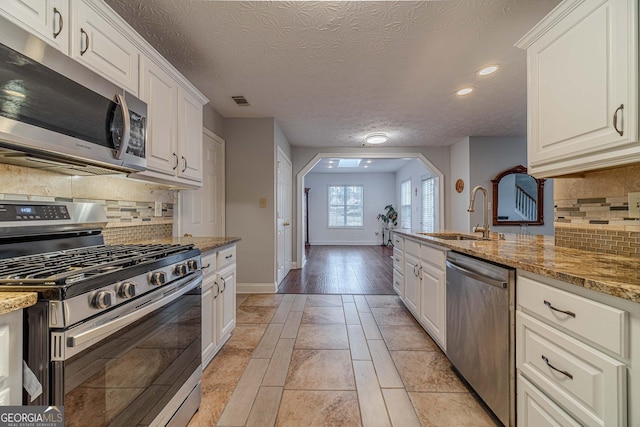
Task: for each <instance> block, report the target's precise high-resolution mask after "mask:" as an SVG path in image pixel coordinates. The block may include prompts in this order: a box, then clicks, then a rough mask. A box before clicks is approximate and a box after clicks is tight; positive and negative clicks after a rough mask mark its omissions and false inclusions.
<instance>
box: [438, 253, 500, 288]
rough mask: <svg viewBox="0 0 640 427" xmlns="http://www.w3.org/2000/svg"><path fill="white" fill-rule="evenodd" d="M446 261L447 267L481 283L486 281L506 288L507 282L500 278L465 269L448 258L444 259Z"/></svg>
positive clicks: (488, 283) (497, 286)
mask: <svg viewBox="0 0 640 427" xmlns="http://www.w3.org/2000/svg"><path fill="white" fill-rule="evenodd" d="M446 262H447V268H451V269H453V270H457V271H459V272H460V273H462V274H464V275H465V276H469V277H471V278H473V279H476V280H479V281H481V282H482V283H486V284H487V285H491V286H495V287H496V288H502V289H506V288H507V282H504V281H501V280H496V279H492V278H491V277H487V276H485V275H482V274H480V273H476V272H475V271H472V270H469V269H466V268H464V267H462V266H460V265H458V264H455V263H453V262H451V261H449V260H447V261H446Z"/></svg>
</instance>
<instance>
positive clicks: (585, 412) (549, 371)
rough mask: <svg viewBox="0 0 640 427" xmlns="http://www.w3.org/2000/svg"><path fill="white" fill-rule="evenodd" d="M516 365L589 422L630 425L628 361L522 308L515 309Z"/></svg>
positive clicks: (554, 397) (599, 424)
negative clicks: (627, 384)
mask: <svg viewBox="0 0 640 427" xmlns="http://www.w3.org/2000/svg"><path fill="white" fill-rule="evenodd" d="M516 366H517V368H518V369H519V370H520V372H522V374H523V375H524V376H526V377H527V378H528V379H529V380H530V381H531V382H532V383H533V384H535V385H536V386H537V387H538V388H540V389H541V390H543V391H544V392H545V393H546V394H547V395H549V396H550V397H551V398H553V399H554V400H555V401H557V402H558V403H559V404H560V405H562V406H563V407H564V408H566V409H567V410H568V411H570V412H571V413H572V414H573V415H574V416H575V417H576V418H577V419H578V420H579V421H580V422H581V423H583V424H585V425H589V426H621V425H626V402H627V392H626V390H627V387H626V375H627V374H626V366H625V365H624V363H621V362H619V361H617V360H615V359H613V358H611V357H609V356H607V355H605V354H604V353H601V352H599V351H598V350H595V349H593V348H592V347H589V346H587V345H586V344H584V343H582V342H580V341H578V340H576V339H574V338H572V337H570V336H568V335H566V334H564V333H562V332H560V331H558V330H556V329H554V328H552V327H551V326H549V325H547V324H545V323H542V322H541V321H539V320H537V319H534V318H533V317H531V316H528V315H526V314H524V313H522V312H518V313H517V314H516Z"/></svg>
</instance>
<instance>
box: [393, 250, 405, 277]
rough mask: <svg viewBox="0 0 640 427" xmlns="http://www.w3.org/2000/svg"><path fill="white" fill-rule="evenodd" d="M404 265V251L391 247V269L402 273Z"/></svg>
mask: <svg viewBox="0 0 640 427" xmlns="http://www.w3.org/2000/svg"><path fill="white" fill-rule="evenodd" d="M403 267H404V252H403V251H402V250H400V249H398V248H397V247H394V248H393V269H394V270H396V271H398V272H399V273H400V274H402V273H403Z"/></svg>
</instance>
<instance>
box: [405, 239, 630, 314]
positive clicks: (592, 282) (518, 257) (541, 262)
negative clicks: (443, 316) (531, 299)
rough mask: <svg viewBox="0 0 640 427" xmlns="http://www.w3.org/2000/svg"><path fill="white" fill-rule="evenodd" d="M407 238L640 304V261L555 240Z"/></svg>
mask: <svg viewBox="0 0 640 427" xmlns="http://www.w3.org/2000/svg"><path fill="white" fill-rule="evenodd" d="M394 231H395V232H396V233H398V234H400V235H403V236H405V237H410V238H413V239H416V240H420V241H423V242H427V243H434V244H437V245H440V246H444V247H447V248H449V249H453V250H455V251H456V252H461V253H464V254H468V255H472V256H476V257H478V258H483V259H486V260H488V261H493V262H496V263H499V264H503V265H507V266H510V267H514V268H517V269H520V270H524V271H529V272H532V273H537V274H540V275H542V276H546V277H550V278H553V279H557V280H561V281H563V282H568V283H571V284H574V285H577V286H582V287H584V288H588V289H593V290H595V291H598V292H601V293H604V294H609V295H613V296H616V297H620V298H623V299H627V300H631V301H634V302H638V303H640V258H637V257H625V256H620V255H607V254H601V253H598V252H591V251H583V250H578V249H569V248H562V247H557V246H555V242H554V238H553V237H552V236H542V235H521V234H505V240H497V233H492V240H460V241H459V240H443V239H438V238H436V237H432V236H425V235H421V234H418V233H417V232H413V231H411V230H407V229H405V230H402V229H400V230H398V229H396V230H394Z"/></svg>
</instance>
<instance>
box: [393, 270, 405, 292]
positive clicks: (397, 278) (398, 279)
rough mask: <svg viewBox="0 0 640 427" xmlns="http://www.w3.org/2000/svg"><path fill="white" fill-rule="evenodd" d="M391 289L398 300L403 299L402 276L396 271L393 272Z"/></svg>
mask: <svg viewBox="0 0 640 427" xmlns="http://www.w3.org/2000/svg"><path fill="white" fill-rule="evenodd" d="M393 289H394V290H395V291H396V294H398V296H399V297H400V298H404V276H403V274H402V273H400V272H399V271H398V270H393Z"/></svg>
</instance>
